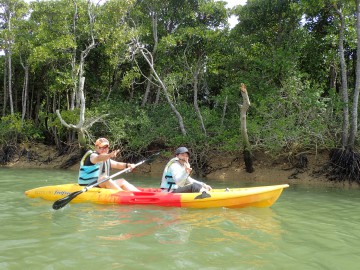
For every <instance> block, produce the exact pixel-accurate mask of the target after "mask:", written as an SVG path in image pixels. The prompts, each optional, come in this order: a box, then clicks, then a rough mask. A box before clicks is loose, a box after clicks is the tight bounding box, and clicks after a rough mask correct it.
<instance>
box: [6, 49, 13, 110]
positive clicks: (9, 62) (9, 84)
mask: <svg viewBox="0 0 360 270" xmlns="http://www.w3.org/2000/svg"><path fill="white" fill-rule="evenodd" d="M6 57H7V62H8V91H9V103H10V113H11V114H14V101H13V94H12V64H11V49H10V48H8V50H7V56H6Z"/></svg>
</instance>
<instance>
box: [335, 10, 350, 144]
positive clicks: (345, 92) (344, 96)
mask: <svg viewBox="0 0 360 270" xmlns="http://www.w3.org/2000/svg"><path fill="white" fill-rule="evenodd" d="M336 12H337V14H338V15H339V18H340V22H341V24H340V31H339V57H340V66H341V94H342V101H343V103H344V105H343V106H344V107H343V126H342V142H341V144H342V148H343V149H345V148H346V147H347V146H348V139H349V97H348V87H347V75H346V62H345V55H344V30H345V18H344V16H343V14H342V11H341V9H336Z"/></svg>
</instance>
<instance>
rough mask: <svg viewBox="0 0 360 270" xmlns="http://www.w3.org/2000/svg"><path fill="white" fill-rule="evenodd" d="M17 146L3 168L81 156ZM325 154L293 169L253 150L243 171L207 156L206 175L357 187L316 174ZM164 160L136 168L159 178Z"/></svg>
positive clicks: (74, 160) (62, 162) (69, 162)
mask: <svg viewBox="0 0 360 270" xmlns="http://www.w3.org/2000/svg"><path fill="white" fill-rule="evenodd" d="M20 149H21V150H20V151H19V153H18V154H17V155H15V156H14V157H13V158H12V160H11V162H9V163H8V164H7V165H6V167H15V168H46V169H52V168H54V169H55V168H56V169H62V168H63V169H71V170H78V168H79V162H80V159H81V156H82V154H81V153H80V151H79V150H77V149H74V151H72V152H71V153H70V154H65V155H59V154H58V153H57V151H56V149H55V147H53V146H46V145H43V144H33V145H21V147H20ZM328 154H329V153H328V152H327V151H323V152H320V153H316V154H315V153H306V167H305V168H301V169H299V168H296V164H294V159H293V158H289V157H288V156H286V157H278V158H276V159H274V158H273V157H270V156H269V155H267V154H265V153H262V152H261V153H260V152H258V153H254V157H253V158H254V160H253V161H254V164H253V165H254V169H255V171H254V172H253V173H247V172H246V171H245V164H244V161H243V158H242V156H238V157H235V156H226V155H224V154H216V155H214V156H213V157H211V159H210V160H211V163H210V166H211V168H212V172H211V173H210V174H208V175H207V177H208V178H209V179H217V180H218V181H226V180H227V179H231V180H237V179H239V181H245V182H252V181H253V182H267V183H273V184H284V183H289V184H300V183H301V184H306V185H316V186H319V185H320V186H335V187H351V188H359V185H358V184H355V183H353V184H349V183H348V182H345V183H339V182H334V181H329V180H327V178H326V176H325V175H324V174H319V173H318V171H320V170H321V169H322V167H323V166H324V164H325V163H326V162H327V161H328V160H329V158H328V157H329V155H328ZM167 161H168V159H167V158H166V157H159V158H158V159H156V160H155V161H154V162H152V163H151V165H143V166H139V167H138V168H137V169H136V170H137V171H138V172H139V171H140V172H142V173H148V174H151V175H152V176H159V177H160V176H161V174H162V170H163V169H164V166H165V164H166V162H167ZM295 163H296V162H295ZM74 164H75V165H74Z"/></svg>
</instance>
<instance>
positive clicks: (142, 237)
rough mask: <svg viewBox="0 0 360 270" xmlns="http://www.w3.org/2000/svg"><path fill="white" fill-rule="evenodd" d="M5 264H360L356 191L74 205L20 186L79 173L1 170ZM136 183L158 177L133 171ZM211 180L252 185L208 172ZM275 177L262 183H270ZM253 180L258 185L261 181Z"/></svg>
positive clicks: (298, 190) (0, 245) (0, 242)
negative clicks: (252, 202) (235, 205)
mask: <svg viewBox="0 0 360 270" xmlns="http://www.w3.org/2000/svg"><path fill="white" fill-rule="evenodd" d="M0 172H1V174H0V191H1V197H0V224H1V227H0V228H1V234H0V269H2V270H3V269H49V270H50V269H86V270H92V269H94V270H95V269H101V270H106V269H209V270H210V269H274V270H279V269H291V270H297V269H299V270H300V269H301V270H306V269H339V270H351V269H359V263H360V215H359V209H360V196H359V193H360V191H359V190H351V189H342V188H329V187H328V188H324V187H322V188H320V187H319V188H314V187H308V186H306V185H299V184H298V185H292V184H291V182H290V181H289V184H290V187H289V188H288V189H285V190H284V192H283V193H282V195H281V197H280V198H279V200H278V201H277V202H276V203H275V204H274V205H273V206H272V207H271V208H263V209H259V208H245V209H225V208H218V209H202V210H195V209H179V208H161V207H152V206H116V205H95V204H87V203H83V204H69V205H67V206H66V207H65V208H63V209H60V210H57V211H55V210H52V208H51V206H52V202H49V201H44V200H40V199H30V198H27V197H26V196H25V195H24V191H25V190H28V189H32V188H35V187H39V186H45V185H53V184H62V183H70V182H72V181H74V179H76V177H77V172H74V171H66V170H39V169H8V168H1V169H0ZM126 178H127V179H129V180H130V181H131V182H132V183H133V184H135V185H137V186H148V187H150V186H157V185H158V184H159V180H158V179H155V178H154V177H152V178H151V177H146V178H145V177H144V176H140V175H135V174H127V175H126ZM206 181H207V182H208V183H209V184H211V185H212V186H213V187H214V188H222V187H226V186H228V187H241V186H255V184H254V183H242V182H241V181H239V180H237V179H232V180H229V181H227V182H217V181H215V180H213V181H211V180H206ZM266 184H269V183H261V185H266ZM256 185H259V183H257V184H256Z"/></svg>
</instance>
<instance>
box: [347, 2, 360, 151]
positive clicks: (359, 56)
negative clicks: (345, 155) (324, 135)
mask: <svg viewBox="0 0 360 270" xmlns="http://www.w3.org/2000/svg"><path fill="white" fill-rule="evenodd" d="M359 13H360V6H359V0H356V35H357V48H356V52H357V53H356V78H355V80H356V81H355V90H354V99H353V107H352V117H351V129H350V136H349V147H351V149H354V145H355V138H356V134H357V127H358V125H357V121H358V103H359V91H360V14H359Z"/></svg>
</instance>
